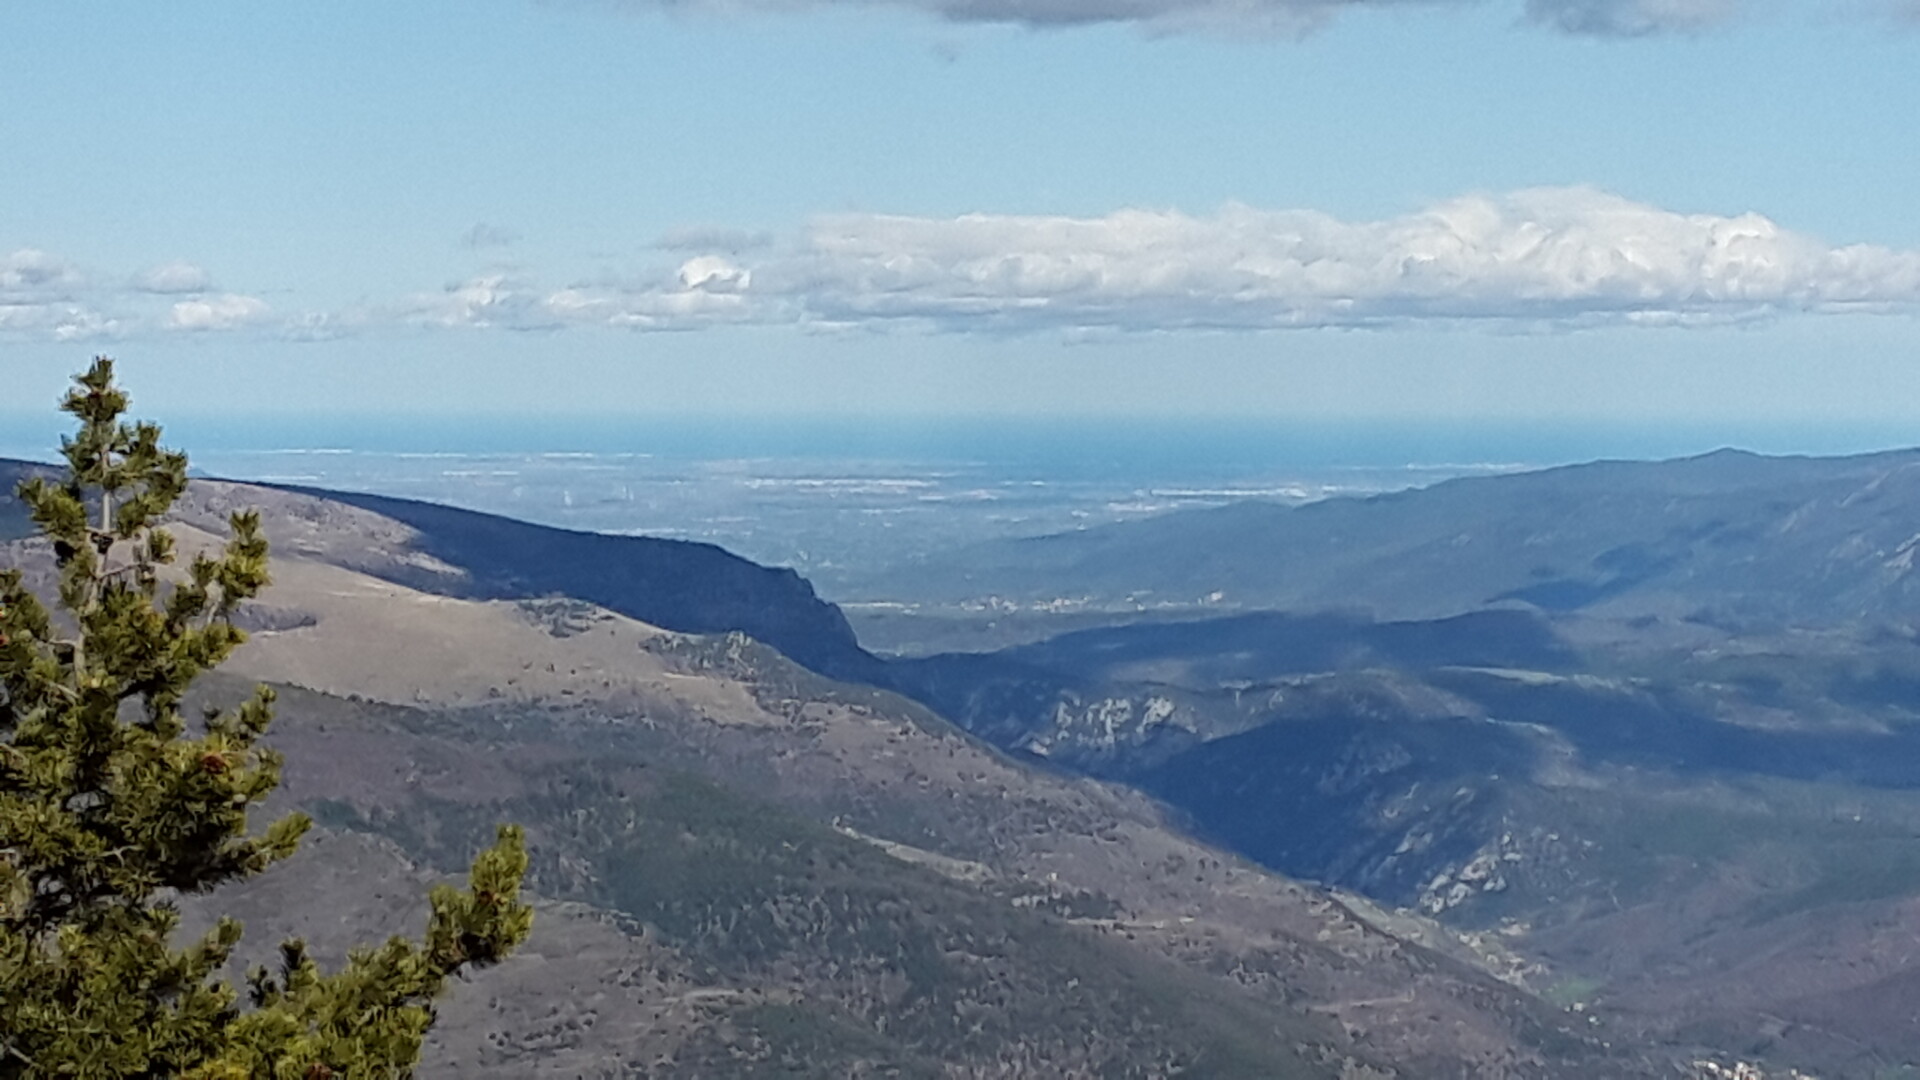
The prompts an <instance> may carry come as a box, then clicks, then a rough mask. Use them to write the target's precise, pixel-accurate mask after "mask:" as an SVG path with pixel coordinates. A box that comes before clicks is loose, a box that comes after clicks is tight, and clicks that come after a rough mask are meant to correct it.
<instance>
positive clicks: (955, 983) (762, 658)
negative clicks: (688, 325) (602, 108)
mask: <svg viewBox="0 0 1920 1080" xmlns="http://www.w3.org/2000/svg"><path fill="white" fill-rule="evenodd" d="M196 488H197V489H198V490H196V492H195V493H194V495H193V496H192V497H191V499H190V500H189V504H188V506H187V507H186V513H185V517H186V518H187V519H188V520H187V521H186V522H184V523H182V524H181V525H180V526H178V530H177V531H178V533H179V536H180V540H181V544H182V546H183V548H184V549H186V550H188V551H191V550H193V549H194V548H195V547H197V546H200V545H205V544H211V543H214V542H217V535H216V534H215V533H214V532H213V531H212V529H211V528H201V527H200V525H203V524H204V525H208V526H211V525H212V524H213V523H214V521H215V519H216V518H217V517H218V516H219V514H220V513H221V512H222V511H223V510H224V509H225V508H226V507H227V506H229V505H245V504H264V506H265V508H266V517H267V529H268V531H269V533H270V535H272V536H273V537H274V540H275V543H276V545H277V548H276V550H277V551H278V552H279V554H278V555H277V557H276V560H275V564H274V574H275V578H276V585H275V586H274V588H273V589H272V590H271V591H270V592H269V594H268V595H267V597H266V602H265V603H264V604H262V605H259V606H258V608H257V609H256V610H254V611H252V612H250V614H249V616H248V618H249V621H250V623H251V625H252V626H253V628H254V631H255V636H254V640H253V642H252V643H250V644H249V645H248V646H247V647H246V648H245V649H243V650H242V651H241V653H240V654H239V655H237V656H236V657H235V659H234V661H233V663H232V665H231V667H230V671H229V673H228V674H227V675H226V676H225V677H223V678H219V679H214V680H211V681H210V682H209V684H208V685H207V687H206V688H205V689H206V692H207V693H208V694H210V695H213V696H214V697H215V698H218V699H221V700H226V699H231V698H232V697H233V696H235V695H237V694H239V693H240V692H241V685H240V684H239V680H244V679H248V678H261V679H269V680H273V681H275V682H279V683H282V684H283V685H286V686H287V689H286V691H285V692H284V694H283V707H282V718H281V722H280V724H279V726H278V727H277V729H276V732H275V735H274V744H275V745H276V747H278V748H279V749H281V750H283V751H284V752H285V753H286V754H287V756H288V759H289V766H288V771H287V776H286V786H285V790H284V792H283V796H284V799H285V800H286V802H287V803H288V804H298V805H303V806H306V807H309V808H310V809H312V810H313V811H314V812H316V814H318V815H319V816H320V817H321V819H322V821H323V823H325V824H326V825H327V826H328V828H329V829H330V830H332V833H333V839H331V840H329V841H328V842H327V844H325V845H323V846H321V847H318V848H316V851H315V852H314V853H312V856H311V857H312V858H313V859H314V860H316V861H312V862H306V863H302V864H299V865H301V866H305V867H306V868H307V869H305V870H300V871H299V874H307V875H314V876H310V877H301V876H299V874H294V873H293V871H294V870H295V869H296V868H295V867H289V868H288V870H289V872H290V874H289V876H288V877H287V878H285V879H284V884H283V885H276V884H275V883H274V878H273V877H272V876H269V877H268V878H265V879H262V881H261V882H260V883H259V884H258V885H257V886H256V888H257V889H260V890H265V891H263V892H260V893H258V894H257V895H256V896H252V897H249V898H245V899H243V900H242V901H241V903H242V904H243V906H245V907H247V909H248V910H249V911H250V912H251V913H252V914H253V916H254V918H255V920H256V922H257V923H258V924H259V925H257V926H256V928H255V929H256V937H257V938H258V939H259V940H262V941H264V940H268V939H270V938H271V937H272V935H273V933H275V932H277V931H278V930H279V929H280V928H281V927H286V928H288V929H300V928H308V929H312V928H314V927H316V926H317V927H319V928H322V929H327V934H323V935H320V936H328V935H330V937H329V940H334V941H345V940H366V939H369V938H377V937H378V936H379V935H381V934H383V933H385V932H388V931H390V930H392V929H397V928H399V927H398V926H397V925H396V920H403V919H404V918H405V917H406V915H407V913H406V910H405V904H403V903H396V902H395V901H396V897H397V896H398V895H399V894H398V893H397V892H396V890H401V889H403V887H404V893H405V895H409V896H410V895H412V894H413V887H412V885H410V884H408V882H411V881H413V880H415V875H416V873H417V871H416V870H414V869H411V868H410V867H409V865H408V864H409V863H418V864H423V865H425V866H430V867H439V868H443V869H453V868H455V867H456V866H458V865H459V864H461V863H463V862H464V859H465V858H466V856H467V855H468V854H469V852H470V849H471V848H472V846H473V844H474V843H475V842H476V839H477V838H478V837H480V836H482V835H484V834H485V833H486V831H487V830H488V828H489V827H490V826H491V824H492V823H493V822H495V821H497V820H503V819H506V820H518V821H522V822H524V823H525V824H526V825H527V826H528V829H529V834H530V839H531V842H532V848H533V851H534V856H535V870H534V876H533V887H534V888H535V889H536V891H537V892H539V893H540V894H541V895H543V896H544V897H545V898H546V900H545V903H546V904H547V907H546V910H547V911H549V912H550V913H552V912H558V913H560V914H558V915H556V916H554V917H553V918H552V919H550V920H548V921H546V922H543V929H542V930H539V931H537V932H536V938H535V940H534V942H533V943H532V945H531V946H530V948H531V950H532V954H533V955H536V956H538V957H540V958H542V959H541V960H538V961H536V960H532V959H529V960H528V961H527V964H526V965H524V968H525V973H524V974H522V975H517V976H516V975H512V974H510V971H511V969H512V968H513V967H514V966H515V965H507V967H505V968H503V969H501V971H500V972H499V973H496V974H493V975H490V976H489V979H490V980H495V981H491V982H489V983H488V984H487V985H489V986H490V987H493V988H494V989H492V990H489V991H488V992H487V997H486V999H485V1007H484V1008H478V1007H477V1006H478V1005H479V1004H480V1003H479V1001H477V1000H476V1001H472V1002H469V1003H468V1004H467V1005H466V1006H465V1007H464V1008H465V1010H466V1011H464V1012H462V1011H458V1010H449V1013H448V1019H449V1026H448V1027H447V1028H446V1029H444V1030H443V1031H442V1033H441V1035H442V1042H441V1043H440V1044H439V1046H438V1047H437V1049H436V1052H437V1053H441V1054H444V1055H445V1056H444V1057H441V1058H438V1059H436V1062H435V1063H432V1064H430V1067H429V1074H430V1075H455V1074H458V1075H492V1076H501V1077H505V1076H514V1075H526V1074H528V1072H530V1071H544V1072H546V1074H548V1075H559V1074H562V1073H557V1072H555V1071H554V1070H555V1069H566V1068H569V1067H571V1068H574V1069H575V1070H577V1071H576V1072H575V1073H572V1074H571V1075H579V1074H582V1073H584V1074H585V1075H618V1074H620V1073H621V1072H622V1071H623V1070H625V1071H628V1072H631V1071H635V1070H641V1071H646V1072H647V1073H648V1074H650V1075H662V1076H677V1075H685V1076H710V1075H716V1074H725V1075H743V1076H750V1075H774V1074H778V1075H802V1076H850V1075H851V1076H857V1075H939V1076H986V1075H992V1076H1011V1077H1022V1076H1031V1077H1055V1076H1096V1075H1097V1076H1143V1077H1144V1076H1158V1075H1166V1074H1169V1073H1172V1072H1181V1073H1183V1074H1185V1075H1196V1076H1205V1075H1212V1076H1253V1075H1257V1076H1300V1077H1333V1076H1338V1075H1343V1074H1344V1075H1393V1074H1396V1073H1397V1074H1399V1075H1407V1076H1422V1077H1425V1076H1438V1077H1446V1076H1460V1077H1466V1076H1492V1077H1501V1076H1508V1077H1550V1076H1576V1075H1577V1076H1595V1075H1597V1076H1605V1075H1621V1076H1627V1075H1640V1074H1642V1073H1643V1072H1644V1070H1645V1069H1646V1068H1647V1067H1648V1063H1649V1062H1650V1061H1665V1060H1667V1056H1666V1055H1665V1054H1664V1052H1663V1053H1662V1054H1660V1055H1655V1056H1654V1057H1644V1056H1634V1055H1626V1056H1614V1055H1609V1054H1607V1053H1605V1052H1603V1050H1602V1048H1601V1047H1599V1045H1598V1043H1597V1042H1596V1041H1594V1040H1593V1038H1592V1037H1591V1036H1589V1035H1588V1034H1587V1033H1586V1032H1585V1031H1584V1030H1583V1028H1584V1025H1582V1024H1580V1023H1579V1022H1578V1018H1574V1017H1570V1016H1568V1015H1567V1014H1565V1013H1563V1012H1561V1011H1560V1010H1558V1009H1556V1008H1554V1007H1552V1006H1551V1005H1549V1004H1547V1003H1545V1002H1542V1001H1541V1000H1539V999H1538V998H1537V997H1535V996H1533V995H1531V994H1529V993H1526V992H1524V991H1522V990H1520V989H1518V988H1516V987H1514V986H1511V985H1508V984H1505V983H1502V982H1500V981H1497V980H1496V979H1494V978H1491V977H1490V976H1488V975H1487V974H1486V973H1484V972H1483V971H1481V970H1479V969H1478V968H1477V967H1476V966H1475V964H1474V963H1473V962H1472V961H1474V960H1475V959H1476V956H1475V954H1474V953H1473V952H1472V951H1471V950H1469V949H1466V948H1464V947H1463V946H1461V944H1460V943H1458V942H1455V941H1453V940H1452V939H1450V938H1448V937H1447V936H1446V935H1445V934H1443V933H1439V932H1438V931H1437V929H1432V928H1430V929H1432V932H1433V934H1434V935H1435V936H1434V937H1433V938H1432V944H1430V945H1429V944H1420V943H1417V942H1416V941H1414V940H1412V939H1411V938H1408V937H1404V936H1401V934H1400V933H1399V932H1398V931H1389V930H1387V929H1384V928H1383V926H1384V925H1385V924H1384V923H1381V922H1378V921H1376V920H1374V919H1373V918H1372V917H1370V916H1367V915H1363V914H1362V913H1360V912H1359V911H1357V910H1356V909H1355V908H1352V907H1350V906H1348V905H1346V904H1344V903H1342V902H1341V901H1339V900H1338V899H1336V898H1334V897H1332V896H1330V895H1328V894H1326V893H1324V892H1323V891H1320V890H1317V889H1314V888H1311V887H1307V886H1302V885H1299V884H1297V883H1294V882H1290V881H1288V880H1286V879H1284V878H1280V877H1277V876H1275V875H1272V874H1269V873H1266V872H1263V871H1260V870H1259V869H1258V868H1256V867H1253V866H1251V865H1249V864H1247V863H1244V862H1241V861H1239V860H1237V859H1234V858H1232V857H1230V856H1226V855H1224V854H1223V853H1221V852H1219V851H1218V850H1215V849H1212V848H1209V847H1207V846H1205V845H1203V844H1199V843H1197V842H1195V841H1193V840H1191V839H1189V838H1187V837H1186V836H1184V835H1182V834H1181V833H1179V832H1178V831H1177V830H1175V829H1173V828H1171V827H1169V823H1168V822H1167V821H1166V820H1165V817H1164V815H1163V813H1162V812H1161V811H1160V810H1159V809H1158V808H1157V807H1156V806H1154V804H1152V803H1151V802H1150V801H1148V800H1146V799H1144V798H1141V797H1139V796H1137V795H1134V794H1131V793H1129V792H1126V791H1124V790H1122V789H1117V788H1113V787H1109V786H1106V785H1102V784H1097V783H1093V782H1090V781H1085V780H1076V779H1072V778H1069V777H1065V776H1061V775H1058V774H1052V773H1048V772H1044V771H1039V770H1036V769H1034V768H1032V767H1030V766H1026V765H1022V764H1019V763H1017V762H1015V761H1013V760H1010V759H1008V758H1006V757H1004V756H1003V755H1001V754H999V753H997V752H995V751H993V750H991V749H990V748H988V747H986V746H984V745H982V744H981V743H979V742H977V741H975V740H973V739H972V738H970V737H968V736H966V735H964V734H963V733H961V732H959V731H957V730H955V729H953V728H952V727H950V726H949V725H947V724H946V723H945V722H944V721H942V720H940V719H939V718H938V717H936V716H934V715H933V714H931V713H929V712H927V711H925V710H924V709H920V708H918V707H916V706H913V705H912V704H910V703H908V702H906V701H904V700H903V699H900V698H897V697H894V696H892V695H890V694H886V693H884V692H880V691H875V690H872V689H869V688H864V687H859V686H852V685H847V684H841V683H834V682H830V681H828V680H826V679H824V678H822V677H821V676H819V675H817V674H815V673H814V672H812V671H809V670H807V669H806V668H804V667H801V666H799V665H797V664H795V663H793V662H792V661H790V660H789V659H787V658H786V657H785V656H783V655H781V654H780V653H779V652H777V651H775V650H773V649H770V648H768V647H766V646H764V645H761V644H759V643H757V642H755V641H753V640H752V639H751V638H748V637H746V636H745V635H742V634H738V633H732V634H727V635H721V636H716V637H701V636H689V635H684V634H679V633H675V632H672V631H670V630H666V629H663V628H661V627H658V626H653V625H648V624H645V623H641V622H637V621H635V620H632V619H630V618H626V617H624V616H621V615H619V614H616V613H614V612H612V611H609V610H607V609H606V608H603V607H599V606H596V605H592V604H588V603H584V602H581V601H578V600H573V599H570V598H564V597H528V598H520V599H493V600H479V599H463V598H461V597H459V596H457V595H453V594H455V593H457V592H458V591H459V589H460V583H461V582H462V580H463V578H464V576H465V575H466V573H467V571H465V569H464V568H462V567H459V566H457V565H454V564H452V563H448V562H445V561H443V560H439V559H438V558H437V557H436V556H433V555H431V554H430V553H427V552H424V551H422V550H421V549H420V548H419V547H417V546H414V534H413V532H412V531H411V526H408V525H406V524H405V523H402V522H397V521H395V520H394V519H389V518H382V517H380V516H379V515H374V514H372V513H371V512H370V511H366V510H364V509H362V508H358V507H347V506H333V505H328V504H326V503H325V501H324V500H320V499H317V498H316V497H313V496H308V495H304V494H298V493H274V492H256V491H253V490H250V489H246V488H243V487H238V486H230V485H218V484H204V483H203V484H197V485H196ZM196 522H198V523H199V524H195V523H196ZM642 550H644V549H642ZM3 557H4V558H5V559H7V560H9V561H14V562H21V563H24V564H25V565H27V566H28V567H29V569H30V570H32V569H38V570H39V571H42V572H43V571H44V568H45V557H46V556H45V552H44V551H43V550H42V549H41V548H40V547H39V546H38V545H36V544H34V543H31V542H29V543H15V544H12V545H8V546H7V547H6V548H5V549H4V556H3ZM356 562H359V563H363V564H365V565H367V566H369V567H377V568H379V569H380V570H381V571H382V573H380V574H377V575H376V574H375V573H369V572H364V571H362V570H360V569H354V568H353V564H354V563H356ZM408 568H410V570H409V569H408ZM405 572H414V573H419V574H423V575H427V578H426V580H428V581H430V582H433V583H436V590H435V591H426V590H421V589H415V588H410V587H408V586H406V585H404V584H401V583H399V582H398V581H396V580H395V579H396V578H398V577H400V576H402V575H403V573H405ZM301 688H304V689H301ZM369 838H373V839H374V840H377V841H378V842H373V841H372V840H370V839H369ZM330 852H332V853H341V852H345V853H347V855H346V856H344V857H345V859H346V862H347V863H348V864H350V865H345V866H341V865H340V864H337V863H332V862H327V861H325V860H324V859H323V858H322V857H323V856H328V854H329V853H330ZM396 859H399V860H404V861H399V862H396V861H395V860H396ZM222 899H224V894H222ZM567 905H573V906H567ZM547 926H551V927H552V929H551V930H548V929H544V927H547ZM328 928H330V929H328ZM549 933H553V934H556V935H558V936H556V937H548V936H545V935H547V934H549ZM592 942H598V944H594V945H592V951H590V952H575V951H573V950H575V949H577V948H579V947H580V946H581V945H582V944H583V943H592ZM515 980H519V981H515ZM461 989H462V990H463V991H465V992H468V993H471V992H472V991H474V989H475V988H474V987H463V988H461ZM463 1016H464V1017H465V1019H458V1018H459V1017H463ZM435 1070H437V1071H435Z"/></svg>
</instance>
